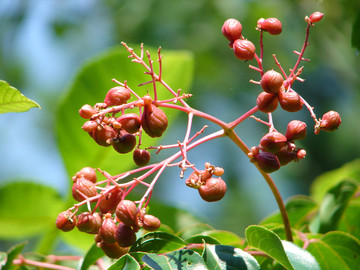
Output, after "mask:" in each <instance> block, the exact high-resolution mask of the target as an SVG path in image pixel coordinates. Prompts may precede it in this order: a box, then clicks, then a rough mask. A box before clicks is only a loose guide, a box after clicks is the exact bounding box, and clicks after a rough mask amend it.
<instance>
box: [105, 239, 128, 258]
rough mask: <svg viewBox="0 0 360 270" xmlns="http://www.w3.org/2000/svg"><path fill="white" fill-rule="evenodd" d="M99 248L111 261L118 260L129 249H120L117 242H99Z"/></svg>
mask: <svg viewBox="0 0 360 270" xmlns="http://www.w3.org/2000/svg"><path fill="white" fill-rule="evenodd" d="M99 247H100V248H101V249H102V250H103V251H104V253H105V255H106V256H108V257H109V258H112V259H119V258H120V257H121V256H122V255H125V254H126V253H128V252H129V248H124V247H120V246H119V244H118V243H117V242H115V243H114V244H108V243H106V242H100V244H99Z"/></svg>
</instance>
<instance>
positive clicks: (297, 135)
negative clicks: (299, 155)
mask: <svg viewBox="0 0 360 270" xmlns="http://www.w3.org/2000/svg"><path fill="white" fill-rule="evenodd" d="M285 136H286V138H287V139H288V140H289V141H295V140H302V139H305V137H306V123H304V122H302V121H299V120H292V121H291V122H289V124H288V126H287V129H286V133H285Z"/></svg>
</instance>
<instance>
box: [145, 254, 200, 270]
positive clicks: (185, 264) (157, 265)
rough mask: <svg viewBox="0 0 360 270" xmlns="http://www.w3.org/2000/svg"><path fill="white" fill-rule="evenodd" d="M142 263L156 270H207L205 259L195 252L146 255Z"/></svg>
mask: <svg viewBox="0 0 360 270" xmlns="http://www.w3.org/2000/svg"><path fill="white" fill-rule="evenodd" d="M142 261H143V262H144V263H146V264H147V265H148V266H150V267H152V268H153V269H156V270H160V269H161V270H177V269H187V270H192V269H193V270H196V269H206V267H205V262H204V260H203V258H202V257H201V256H200V255H199V254H198V253H197V252H194V251H193V250H177V251H174V252H171V253H167V254H164V255H158V254H153V253H150V254H146V255H145V256H144V257H142Z"/></svg>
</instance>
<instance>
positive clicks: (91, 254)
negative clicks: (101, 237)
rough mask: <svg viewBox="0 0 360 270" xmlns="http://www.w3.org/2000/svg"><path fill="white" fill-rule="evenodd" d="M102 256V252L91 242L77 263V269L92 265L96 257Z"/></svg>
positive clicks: (84, 268) (83, 269)
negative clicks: (82, 257)
mask: <svg viewBox="0 0 360 270" xmlns="http://www.w3.org/2000/svg"><path fill="white" fill-rule="evenodd" d="M103 256H104V252H103V251H102V250H101V249H100V248H98V247H97V246H96V244H93V245H92V246H91V248H90V249H89V250H88V252H86V254H85V256H84V259H83V260H82V262H81V264H80V265H79V268H78V269H79V270H86V269H88V268H89V267H90V266H91V265H93V264H94V263H95V262H96V261H97V260H98V259H100V258H101V257H103Z"/></svg>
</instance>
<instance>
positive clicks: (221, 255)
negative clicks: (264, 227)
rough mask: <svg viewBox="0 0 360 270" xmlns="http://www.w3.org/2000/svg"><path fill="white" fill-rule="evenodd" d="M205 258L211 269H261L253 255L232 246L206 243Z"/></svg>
mask: <svg viewBox="0 0 360 270" xmlns="http://www.w3.org/2000/svg"><path fill="white" fill-rule="evenodd" d="M204 259H205V262H206V265H207V267H208V268H209V269H211V270H220V269H224V270H255V269H260V265H259V264H258V262H257V261H256V259H255V258H254V257H253V256H251V255H250V254H249V253H247V252H245V251H243V250H241V249H239V248H234V247H232V246H224V245H206V249H205V254H204Z"/></svg>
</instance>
